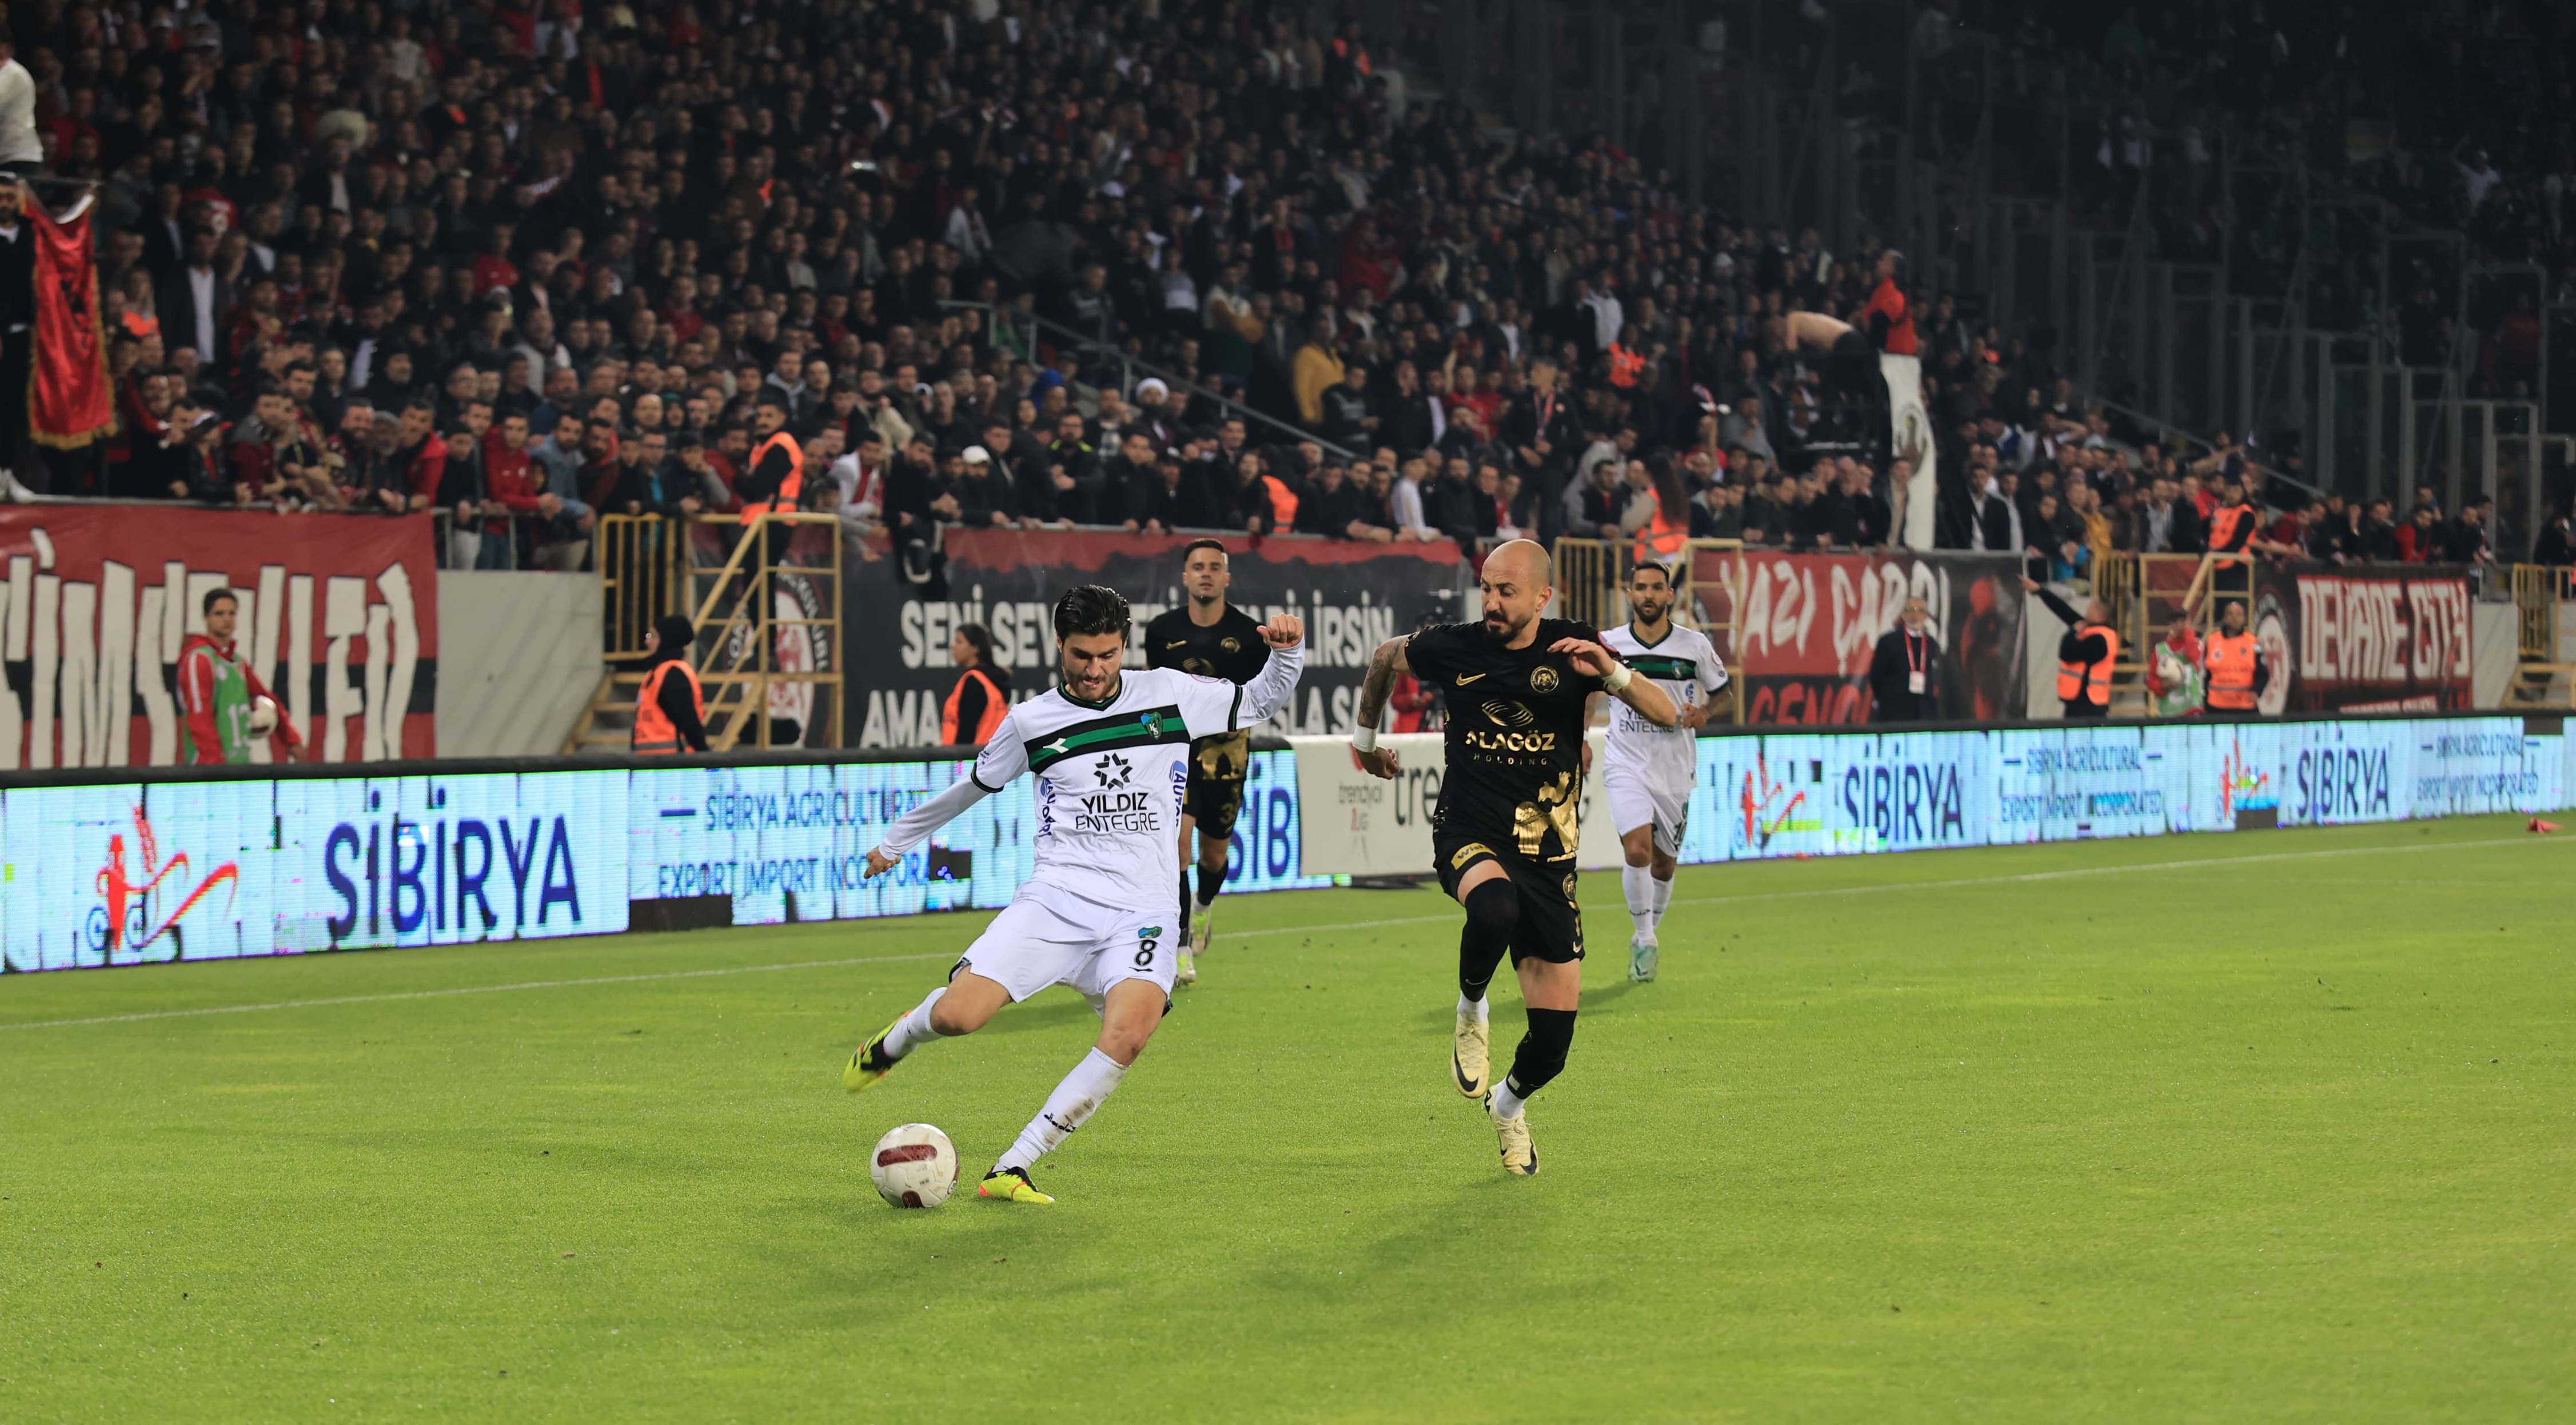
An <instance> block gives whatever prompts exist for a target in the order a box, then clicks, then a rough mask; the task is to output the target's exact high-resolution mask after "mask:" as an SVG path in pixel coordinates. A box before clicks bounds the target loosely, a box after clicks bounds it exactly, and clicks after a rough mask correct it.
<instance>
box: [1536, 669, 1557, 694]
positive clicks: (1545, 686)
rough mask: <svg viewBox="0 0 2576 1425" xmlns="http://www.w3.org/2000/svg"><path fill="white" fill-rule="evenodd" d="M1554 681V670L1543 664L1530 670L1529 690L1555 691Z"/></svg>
mask: <svg viewBox="0 0 2576 1425" xmlns="http://www.w3.org/2000/svg"><path fill="white" fill-rule="evenodd" d="M1556 681H1557V679H1556V670H1555V669H1553V668H1550V667H1547V666H1546V665H1544V664H1542V665H1540V666H1539V667H1536V668H1532V669H1531V670H1530V691H1531V692H1533V693H1553V692H1555V691H1556Z"/></svg>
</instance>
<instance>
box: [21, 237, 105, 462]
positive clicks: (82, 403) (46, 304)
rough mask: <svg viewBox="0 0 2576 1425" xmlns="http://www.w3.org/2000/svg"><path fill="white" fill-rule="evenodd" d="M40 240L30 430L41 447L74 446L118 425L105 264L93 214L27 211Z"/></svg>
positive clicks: (76, 447)
mask: <svg viewBox="0 0 2576 1425" xmlns="http://www.w3.org/2000/svg"><path fill="white" fill-rule="evenodd" d="M27 217H28V220H29V222H30V227H29V231H30V232H31V233H33V234H34V236H35V241H36V292H35V297H36V350H35V371H34V374H33V376H32V378H31V380H30V381H29V389H28V393H27V402H28V404H27V429H28V433H29V435H30V437H31V438H33V439H34V440H35V442H36V443H37V444H38V445H44V446H51V447H53V448H55V449H57V450H73V449H78V448H79V447H81V446H84V445H87V444H89V443H90V442H91V441H93V440H96V439H98V438H99V437H100V436H103V435H108V434H110V433H112V432H113V431H114V430H115V428H116V408H115V406H114V404H113V402H112V400H111V398H110V396H109V394H108V380H107V342H106V338H105V335H104V334H103V333H102V331H101V330H100V328H99V322H98V263H97V262H96V261H95V260H94V259H93V257H92V255H91V253H90V223H89V219H90V215H89V213H88V212H86V211H84V212H83V213H81V214H80V215H79V216H78V217H75V218H73V219H72V220H71V221H70V222H68V223H58V222H55V221H54V220H53V219H52V218H50V217H48V216H46V214H45V211H44V208H43V207H42V206H41V205H32V204H31V205H30V206H29V207H28V209H27Z"/></svg>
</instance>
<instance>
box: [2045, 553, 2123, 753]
mask: <svg viewBox="0 0 2576 1425" xmlns="http://www.w3.org/2000/svg"><path fill="white" fill-rule="evenodd" d="M2021 582H2022V586H2023V587H2024V588H2027V589H2029V590H2030V591H2031V592H2032V593H2034V594H2037V595H2038V596H2039V601H2040V602H2041V603H2043V604H2046V605H2047V606H2048V611H2049V612H2050V613H2053V614H2055V615H2057V616H2058V617H2059V618H2061V619H2063V620H2065V621H2066V624H2067V629H2066V633H2065V635H2064V636H2063V637H2061V638H2059V639H2058V640H2057V701H2058V702H2059V704H2060V705H2061V709H2062V711H2063V714H2064V715H2065V716H2066V717H2067V718H2069V719H2070V720H2071V719H2075V718H2097V717H2109V716H2110V715H2111V665H2112V664H2113V663H2114V662H2115V661H2116V660H2117V659H2118V657H2119V653H2120V635H2118V634H2117V633H2114V632H2112V631H2111V623H2110V619H2111V611H2110V610H2108V609H2106V608H2104V607H2103V606H2102V601H2101V600H2100V599H2094V600H2092V601H2090V602H2088V603H2086V604H2085V605H2084V612H2083V613H2081V614H2078V613H2076V612H2075V610H2074V609H2073V608H2071V607H2069V606H2068V605H2067V602H2066V601H2065V600H2064V599H2061V598H2059V597H2057V595H2056V593H2055V592H2054V591H2052V590H2050V589H2048V588H2046V587H2044V586H2042V585H2041V584H2040V582H2039V581H2038V580H2036V579H2032V578H2029V577H2027V576H2024V578H2023V579H2022V581H2021Z"/></svg>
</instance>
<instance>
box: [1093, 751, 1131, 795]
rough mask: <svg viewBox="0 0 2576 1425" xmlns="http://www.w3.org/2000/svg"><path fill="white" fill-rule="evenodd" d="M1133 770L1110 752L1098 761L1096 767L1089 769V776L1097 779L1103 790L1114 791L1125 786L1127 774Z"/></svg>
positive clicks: (1122, 759) (1122, 758)
mask: <svg viewBox="0 0 2576 1425" xmlns="http://www.w3.org/2000/svg"><path fill="white" fill-rule="evenodd" d="M1134 770H1135V768H1133V767H1131V766H1129V765H1128V762H1127V759H1126V758H1124V757H1121V756H1119V755H1118V754H1117V753H1115V752H1112V753H1110V754H1109V755H1108V756H1106V757H1103V758H1101V759H1100V761H1099V763H1098V765H1096V766H1094V767H1093V768H1092V769H1091V775H1092V776H1093V777H1095V778H1098V779H1099V782H1100V785H1101V787H1102V788H1103V789H1104V790H1109V791H1115V790H1116V789H1118V788H1120V787H1123V786H1125V785H1127V774H1128V773H1130V772H1132V771H1134Z"/></svg>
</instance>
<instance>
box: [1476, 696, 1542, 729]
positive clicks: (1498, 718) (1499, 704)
mask: <svg viewBox="0 0 2576 1425" xmlns="http://www.w3.org/2000/svg"><path fill="white" fill-rule="evenodd" d="M1484 713H1485V716H1487V717H1489V718H1491V719H1493V722H1494V726H1496V727H1528V726H1529V725H1530V724H1532V723H1534V722H1537V721H1538V714H1536V713H1534V712H1531V711H1530V710H1529V709H1528V708H1526V707H1524V706H1522V705H1521V704H1519V703H1515V702H1506V701H1504V700H1502V699H1499V698H1498V699H1495V700H1494V701H1492V702H1489V703H1487V704H1485V707H1484Z"/></svg>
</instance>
